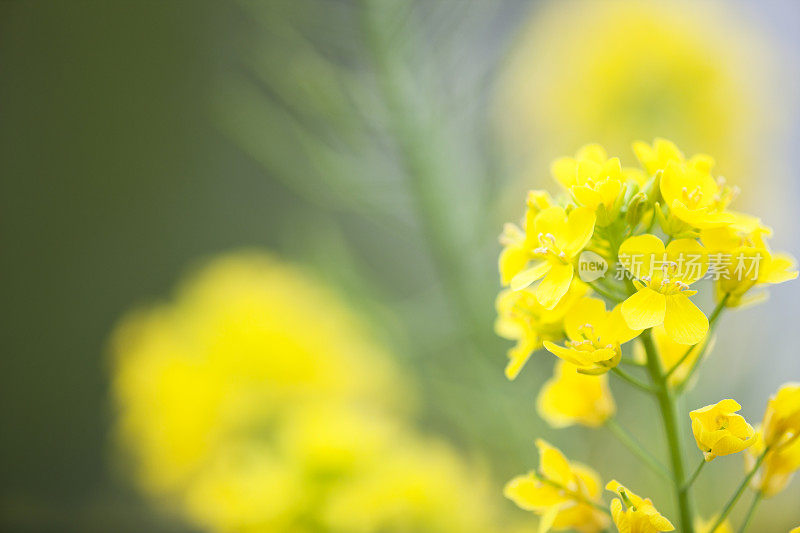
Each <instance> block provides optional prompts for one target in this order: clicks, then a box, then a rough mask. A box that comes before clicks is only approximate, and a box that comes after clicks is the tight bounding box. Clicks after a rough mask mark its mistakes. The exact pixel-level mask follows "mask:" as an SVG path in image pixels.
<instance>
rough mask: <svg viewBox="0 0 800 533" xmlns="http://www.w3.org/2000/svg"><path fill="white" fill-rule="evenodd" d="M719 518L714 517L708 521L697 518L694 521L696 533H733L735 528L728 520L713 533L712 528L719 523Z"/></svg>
mask: <svg viewBox="0 0 800 533" xmlns="http://www.w3.org/2000/svg"><path fill="white" fill-rule="evenodd" d="M717 518H718V516H717V515H714V516H712V517H711V518H709V519H708V520H703V519H702V518H700V517H697V518H696V519H695V521H694V529H695V531H697V533H733V528H732V527H731V523H730V521H729V520H728V519H727V518H726V519H725V520H723V521H722V523H721V524H720V525H719V527H718V528H717V529H715V530H714V531H713V532H712V531H711V527H712V526H713V525H714V524H716V523H717Z"/></svg>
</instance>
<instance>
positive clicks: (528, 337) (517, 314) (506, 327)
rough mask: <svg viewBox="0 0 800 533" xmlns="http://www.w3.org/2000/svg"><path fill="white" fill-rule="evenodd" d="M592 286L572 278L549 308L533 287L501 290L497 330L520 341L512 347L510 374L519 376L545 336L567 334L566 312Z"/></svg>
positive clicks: (508, 372) (504, 335) (509, 365)
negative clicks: (555, 303)
mask: <svg viewBox="0 0 800 533" xmlns="http://www.w3.org/2000/svg"><path fill="white" fill-rule="evenodd" d="M588 290H589V288H588V287H587V286H586V285H585V284H583V283H581V282H580V281H578V280H577V279H575V280H573V281H572V285H571V286H570V289H569V290H568V291H567V294H566V295H565V296H564V297H563V298H562V299H561V301H560V302H558V304H557V305H556V306H555V307H554V308H553V309H545V308H544V307H542V305H541V304H540V303H539V302H538V300H537V299H536V296H535V295H534V292H533V290H531V289H523V290H520V291H512V290H510V289H507V290H504V291H501V292H500V294H499V295H498V296H497V301H496V302H495V307H496V308H497V320H496V321H495V331H496V333H497V334H498V335H499V336H501V337H503V338H506V339H510V340H515V341H517V343H516V345H515V346H514V347H512V348H511V349H510V350H509V351H508V358H509V361H508V365H506V370H505V372H506V377H507V378H508V379H515V378H516V377H517V375H519V373H520V371H521V370H522V367H523V366H525V363H526V362H527V361H528V358H529V357H530V356H531V353H533V352H534V351H535V350H538V349H539V348H541V347H542V342H543V341H545V340H559V339H561V338H562V337H563V336H564V324H563V323H564V315H565V314H566V312H567V311H569V309H570V308H571V307H572V306H573V305H575V302H577V301H578V300H579V299H580V298H581V297H583V295H585V294H586V292H587V291H588Z"/></svg>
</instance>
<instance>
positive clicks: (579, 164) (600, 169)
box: [551, 144, 644, 226]
mask: <svg viewBox="0 0 800 533" xmlns="http://www.w3.org/2000/svg"><path fill="white" fill-rule="evenodd" d="M551 171H552V173H553V176H555V178H556V180H558V182H559V183H561V185H563V186H564V187H565V188H566V189H567V190H568V191H569V192H570V193H571V194H572V197H573V198H574V199H575V201H576V202H577V203H578V204H579V205H583V206H586V207H589V208H591V209H592V210H593V211H598V209H599V208H600V207H601V206H602V208H603V210H602V211H601V212H599V213H598V216H599V217H600V218H599V221H598V224H599V225H603V226H605V225H607V224H609V223H610V222H611V221H613V219H614V216H615V211H616V209H615V204H616V203H617V199H618V198H620V193H621V192H622V191H623V187H624V185H625V183H626V182H627V181H633V182H634V183H637V184H641V183H642V182H643V181H644V174H643V173H642V172H641V171H640V170H638V169H623V168H622V165H621V164H620V161H619V158H618V157H612V158H610V159H609V158H608V157H607V155H606V151H605V150H604V149H603V147H602V146H600V145H597V144H590V145H586V146H584V147H583V148H581V149H580V150H578V152H577V153H576V154H575V157H574V158H572V157H562V158H560V159H557V160H556V161H555V162H553V164H552V166H551Z"/></svg>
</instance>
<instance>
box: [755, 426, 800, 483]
mask: <svg viewBox="0 0 800 533" xmlns="http://www.w3.org/2000/svg"><path fill="white" fill-rule="evenodd" d="M762 435H763V432H762V431H759V434H758V435H757V437H758V439H757V442H756V444H755V445H753V446H751V447H750V448H749V449H748V450H747V452H746V453H745V458H744V459H745V469H746V470H748V471H749V470H751V469H752V468H754V467H755V464H756V461H757V460H758V458H759V457H760V456H761V454H763V453H764V450H765V449H766V446H765V444H764V439H763V437H762ZM798 469H800V438H795V439H792V440H790V441H787V442H786V443H785V444H784V446H782V447H779V448H776V449H773V450H770V451H769V452H768V453H767V456H766V457H765V458H764V461H763V462H762V463H761V467H760V468H759V470H758V472H757V473H756V475H755V476H754V477H753V480H752V481H751V482H750V487H751V488H753V490H757V491H761V492H762V493H763V494H764V496H766V497H771V496H774V495H776V494H778V493H779V492H781V491H782V490H783V489H785V488H786V486H787V485H788V484H789V482H790V481H791V480H792V477H793V476H794V473H795V472H797V470H798Z"/></svg>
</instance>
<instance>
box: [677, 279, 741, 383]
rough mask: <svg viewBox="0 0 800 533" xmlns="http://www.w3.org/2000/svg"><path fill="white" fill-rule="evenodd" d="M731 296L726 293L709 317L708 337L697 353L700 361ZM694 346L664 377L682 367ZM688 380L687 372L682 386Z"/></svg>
mask: <svg viewBox="0 0 800 533" xmlns="http://www.w3.org/2000/svg"><path fill="white" fill-rule="evenodd" d="M729 297H730V294H726V295H725V296H724V297H723V298H722V300H720V302H719V303H718V304H717V306H716V307H715V308H714V310H713V311H712V312H711V316H710V317H708V334H707V335H706V339H705V346H703V349H702V351H701V352H700V353H699V354H698V355H697V360H698V361H699V360H701V359H703V357H705V352H706V350H708V345H709V341H710V337H711V334H712V333H713V332H714V327H715V326H716V324H717V320H718V319H719V316H720V314H721V313H722V310H723V309H725V303H726V302H727V301H728V298H729ZM701 342H703V341H701ZM694 348H695V347H694V346H689V348H688V349H687V350H686V352H685V353H684V354H683V355H682V356H681V358H680V359H678V362H677V363H675V364H674V365H672V368H670V369H669V370H668V371H667V373H666V374H664V379H669V377H670V376H671V375H672V374H673V373H674V372H675V371H676V370H678V367H680V366H681V365H682V364H683V362H684V361H686V359H687V358H688V357H689V355H690V354H691V353H692V350H694ZM694 368H695V367H694V366H693V367H692V370H694ZM691 373H692V372H691V371H690V374H691ZM688 380H689V379H688V374H687V378H686V379H684V380H683V382H682V383H681V386H682V385H683V383H685V382H686V381H688Z"/></svg>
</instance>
